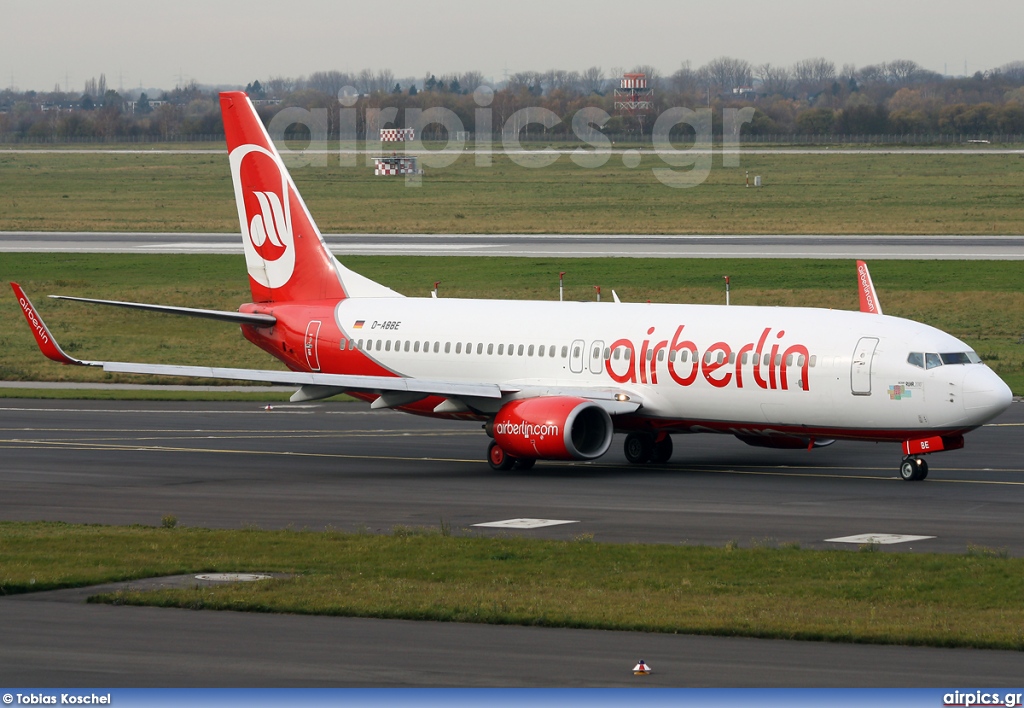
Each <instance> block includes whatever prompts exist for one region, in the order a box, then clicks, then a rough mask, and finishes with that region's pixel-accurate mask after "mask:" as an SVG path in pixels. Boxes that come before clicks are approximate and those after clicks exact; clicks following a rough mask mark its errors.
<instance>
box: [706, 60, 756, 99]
mask: <svg viewBox="0 0 1024 708" xmlns="http://www.w3.org/2000/svg"><path fill="white" fill-rule="evenodd" d="M701 70H703V71H704V72H705V73H704V76H703V77H702V78H703V79H704V81H705V82H706V84H707V87H708V88H711V89H716V88H717V89H718V90H720V91H731V90H732V89H734V88H736V87H737V86H750V84H752V83H753V82H754V76H753V68H752V67H751V66H750V62H748V61H746V60H744V59H733V58H732V57H718V58H717V59H712V60H711V61H709V62H708V63H707V64H705V65H704V66H702V67H701Z"/></svg>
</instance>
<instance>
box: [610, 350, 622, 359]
mask: <svg viewBox="0 0 1024 708" xmlns="http://www.w3.org/2000/svg"><path fill="white" fill-rule="evenodd" d="M621 351H622V347H615V349H613V350H612V359H614V360H615V361H618V360H619V353H620V352H621Z"/></svg>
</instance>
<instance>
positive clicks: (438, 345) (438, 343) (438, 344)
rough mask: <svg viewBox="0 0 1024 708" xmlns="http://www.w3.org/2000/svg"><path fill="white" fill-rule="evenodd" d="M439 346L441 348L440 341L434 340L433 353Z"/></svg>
mask: <svg viewBox="0 0 1024 708" xmlns="http://www.w3.org/2000/svg"><path fill="white" fill-rule="evenodd" d="M440 348H441V342H434V353H435V354H437V352H438V350H439V349H440Z"/></svg>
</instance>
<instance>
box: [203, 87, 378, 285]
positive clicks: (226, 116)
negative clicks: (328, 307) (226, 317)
mask: <svg viewBox="0 0 1024 708" xmlns="http://www.w3.org/2000/svg"><path fill="white" fill-rule="evenodd" d="M220 110H221V116H222V118H223V120H224V135H225V137H226V138H227V143H228V157H229V160H230V163H231V179H232V181H233V182H234V185H235V203H236V206H237V207H238V221H239V223H240V225H241V228H242V243H243V245H244V247H245V262H246V265H247V267H248V269H249V286H250V288H251V289H252V297H253V301H254V302H271V301H278V302H280V301H295V300H322V299H342V298H345V297H353V296H355V297H359V296H387V295H391V296H394V295H397V293H394V292H392V291H391V290H388V289H387V288H385V287H384V286H382V285H378V284H377V283H374V282H373V281H371V280H368V279H366V278H363V277H362V276H360V275H358V274H356V273H353V272H352V271H350V270H348V269H346V268H344V267H343V266H341V264H340V263H338V262H337V260H335V258H334V256H333V255H332V254H331V252H330V251H329V250H328V248H327V245H326V244H325V243H324V240H323V238H322V237H321V235H320V230H319V229H317V227H316V224H315V223H314V222H313V217H312V216H310V214H309V210H308V209H306V205H305V204H304V203H303V201H302V197H301V196H299V190H298V189H296V187H295V183H294V182H293V181H292V178H291V176H290V175H289V174H288V170H287V169H286V168H285V166H284V162H282V160H281V156H280V154H278V152H277V149H276V148H275V147H274V143H273V142H271V140H270V136H269V135H268V134H267V131H266V129H265V128H264V127H263V123H262V122H261V121H260V118H259V116H258V115H257V114H256V109H255V108H253V105H252V102H251V101H249V97H248V96H246V94H245V93H244V92H242V91H231V92H226V93H222V94H221V95H220ZM353 289H355V290H356V291H357V292H352V290H353Z"/></svg>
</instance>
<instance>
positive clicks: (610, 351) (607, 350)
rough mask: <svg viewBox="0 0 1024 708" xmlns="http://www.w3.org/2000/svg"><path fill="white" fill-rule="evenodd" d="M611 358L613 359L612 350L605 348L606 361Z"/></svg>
mask: <svg viewBox="0 0 1024 708" xmlns="http://www.w3.org/2000/svg"><path fill="white" fill-rule="evenodd" d="M611 358H612V350H611V349H609V348H608V347H605V348H604V360H605V361H608V360H609V359H611Z"/></svg>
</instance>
